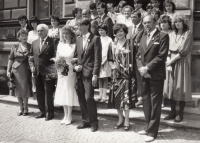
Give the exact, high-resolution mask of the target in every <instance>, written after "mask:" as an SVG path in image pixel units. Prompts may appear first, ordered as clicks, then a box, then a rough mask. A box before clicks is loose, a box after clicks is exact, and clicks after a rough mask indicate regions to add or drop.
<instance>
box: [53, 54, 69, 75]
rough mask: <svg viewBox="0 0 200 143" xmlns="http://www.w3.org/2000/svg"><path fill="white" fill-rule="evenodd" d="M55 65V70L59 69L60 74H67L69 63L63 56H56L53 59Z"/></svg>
mask: <svg viewBox="0 0 200 143" xmlns="http://www.w3.org/2000/svg"><path fill="white" fill-rule="evenodd" d="M55 66H56V69H57V70H61V74H62V75H64V76H67V75H68V71H69V65H68V64H67V63H66V61H65V58H64V57H58V58H57V59H56V60H55Z"/></svg>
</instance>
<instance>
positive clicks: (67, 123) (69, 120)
mask: <svg viewBox="0 0 200 143" xmlns="http://www.w3.org/2000/svg"><path fill="white" fill-rule="evenodd" d="M71 122H72V117H71V118H68V119H67V120H66V122H65V125H69V124H71Z"/></svg>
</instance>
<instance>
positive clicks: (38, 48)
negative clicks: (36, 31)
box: [35, 38, 40, 55]
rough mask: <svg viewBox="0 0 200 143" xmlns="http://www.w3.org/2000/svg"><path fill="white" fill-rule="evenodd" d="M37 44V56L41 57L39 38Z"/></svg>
mask: <svg viewBox="0 0 200 143" xmlns="http://www.w3.org/2000/svg"><path fill="white" fill-rule="evenodd" d="M35 44H36V45H35V47H36V48H35V50H36V53H37V55H39V54H40V39H39V38H38V39H37V42H36V43H35Z"/></svg>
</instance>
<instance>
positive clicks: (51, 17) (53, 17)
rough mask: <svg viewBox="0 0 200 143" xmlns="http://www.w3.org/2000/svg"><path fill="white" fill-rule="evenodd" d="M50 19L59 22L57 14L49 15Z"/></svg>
mask: <svg viewBox="0 0 200 143" xmlns="http://www.w3.org/2000/svg"><path fill="white" fill-rule="evenodd" d="M51 19H54V20H56V21H57V22H58V23H59V22H60V18H59V17H58V16H55V15H51V16H50V20H51Z"/></svg>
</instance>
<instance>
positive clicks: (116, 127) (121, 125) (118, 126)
mask: <svg viewBox="0 0 200 143" xmlns="http://www.w3.org/2000/svg"><path fill="white" fill-rule="evenodd" d="M123 125H124V122H122V123H121V124H119V125H117V124H116V125H115V126H114V129H119V128H121V127H123Z"/></svg>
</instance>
